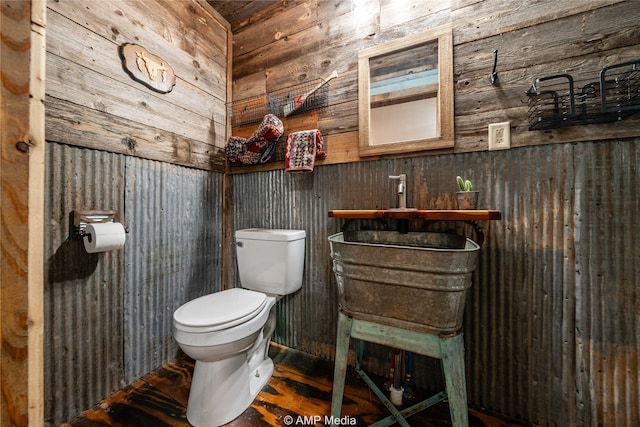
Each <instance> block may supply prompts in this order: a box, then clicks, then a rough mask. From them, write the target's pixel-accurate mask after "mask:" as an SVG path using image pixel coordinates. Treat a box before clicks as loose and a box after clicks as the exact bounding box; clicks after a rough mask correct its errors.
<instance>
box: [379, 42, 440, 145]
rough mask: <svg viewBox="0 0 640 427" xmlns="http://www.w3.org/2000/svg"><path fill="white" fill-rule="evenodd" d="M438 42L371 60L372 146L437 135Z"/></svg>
mask: <svg viewBox="0 0 640 427" xmlns="http://www.w3.org/2000/svg"><path fill="white" fill-rule="evenodd" d="M437 98H438V42H437V40H436V41H432V42H427V43H424V44H420V45H417V46H413V47H409V48H407V49H403V50H399V51H396V52H391V53H388V54H385V55H380V56H376V57H372V58H370V59H369V106H370V111H371V122H370V138H371V141H370V143H371V145H377V144H387V143H391V142H402V141H412V140H417V139H422V138H435V137H436V136H438V129H437V120H436V117H437V111H438V105H437V101H438V99H437Z"/></svg>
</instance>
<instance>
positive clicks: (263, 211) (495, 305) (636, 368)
mask: <svg viewBox="0 0 640 427" xmlns="http://www.w3.org/2000/svg"><path fill="white" fill-rule="evenodd" d="M638 142H640V141H638V140H621V141H609V142H601V143H600V142H590V143H581V144H577V145H576V144H555V145H547V146H539V147H526V148H517V149H512V150H508V151H502V152H476V153H466V154H456V155H437V156H426V157H415V158H405V159H391V160H378V161H371V162H360V163H350V164H343V165H329V166H323V167H319V168H316V170H315V171H314V172H313V173H312V174H305V175H295V174H287V173H286V172H283V171H269V172H262V173H251V174H246V175H234V176H233V183H234V195H235V198H234V212H235V214H234V224H235V228H236V229H237V228H244V227H273V228H276V227H283V228H302V229H305V230H306V231H307V255H306V264H305V280H304V283H303V286H302V289H301V290H300V291H299V292H297V293H296V294H294V295H290V296H287V297H286V298H284V299H283V300H282V301H281V302H280V303H279V306H278V314H279V317H278V327H277V333H276V335H275V341H277V342H279V343H282V344H284V345H287V346H291V347H294V348H297V349H300V350H303V351H306V352H309V353H312V354H315V355H318V356H321V357H328V358H333V355H334V348H333V346H334V345H335V344H334V343H335V327H336V322H337V305H338V292H337V286H336V281H335V278H334V277H333V273H332V271H331V260H330V256H329V246H328V241H327V238H328V236H329V235H331V234H333V233H336V232H338V231H340V228H341V226H342V224H343V222H342V221H340V220H337V219H332V218H328V217H327V211H328V210H329V209H375V208H388V207H395V203H396V201H397V198H396V194H395V185H394V183H393V182H392V181H390V180H389V178H388V176H389V175H397V174H400V173H406V174H407V185H408V195H407V205H408V206H410V207H417V208H425V209H428V208H437V209H447V208H455V203H456V202H455V191H456V182H455V177H456V176H457V175H461V176H463V177H465V179H470V180H471V181H472V182H473V183H474V186H475V188H476V189H478V190H480V199H479V207H481V208H493V209H500V210H501V211H502V214H503V219H502V221H491V222H487V223H483V224H480V225H481V226H482V229H483V231H484V233H485V241H484V244H483V246H482V248H481V250H480V256H479V265H478V267H477V269H476V272H475V273H474V275H473V285H472V287H471V288H470V290H469V292H468V294H467V304H466V312H465V317H464V323H463V325H464V326H463V328H464V329H463V330H464V334H465V348H466V370H467V390H468V394H469V403H470V405H471V406H476V407H485V408H487V409H489V410H493V411H497V412H499V413H502V414H505V415H508V416H512V417H518V418H520V419H524V420H527V421H529V422H532V423H534V424H538V425H557V426H564V425H605V424H610V425H619V426H635V425H638V421H639V414H638V411H639V409H638V405H637V404H635V402H638V401H640V390H639V388H638V381H637V379H638V377H639V375H640V356H639V354H638V347H639V344H640V343H639V341H640V315H639V314H638V310H637V302H638V295H640V271H639V268H640V267H639V265H640V264H639V263H637V262H635V260H637V259H638V257H639V255H640V245H638V244H637V243H636V241H637V239H638V237H640V233H639V230H640V224H639V220H638V216H637V212H638V211H639V208H640V193H639V192H638V191H636V189H637V188H638V186H639V185H640V176H639V172H638V166H639V165H640V161H639V160H640V148H639V147H640V144H638ZM362 225H364V224H363V223H362V222H360V223H356V224H354V225H353V226H352V227H356V226H362ZM411 225H412V227H419V224H416V223H412V224H411ZM451 227H453V225H452V224H446V223H442V224H434V225H433V228H434V229H440V230H447V229H449V228H451ZM455 228H456V230H457V231H459V232H464V233H465V234H467V235H468V237H471V238H473V234H474V231H473V229H472V228H471V227H468V226H456V227H455ZM419 303H420V302H419V301H416V304H419ZM389 361H390V350H389V349H387V348H384V347H380V346H376V345H373V344H369V343H367V345H366V346H365V360H364V361H363V367H365V369H367V371H368V372H372V373H375V374H379V375H385V376H386V375H387V374H388V369H389ZM414 362H415V367H416V370H415V372H414V379H415V383H416V384H417V385H420V386H422V387H426V388H428V389H433V390H437V389H439V388H440V387H441V379H440V369H439V367H438V365H437V364H435V363H434V361H433V360H430V359H427V358H425V357H422V356H415V359H414Z"/></svg>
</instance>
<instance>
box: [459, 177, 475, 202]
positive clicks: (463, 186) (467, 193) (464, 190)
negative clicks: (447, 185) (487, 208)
mask: <svg viewBox="0 0 640 427" xmlns="http://www.w3.org/2000/svg"><path fill="white" fill-rule="evenodd" d="M456 181H457V183H458V187H459V189H460V191H458V192H457V193H456V200H457V202H458V209H478V191H473V184H471V181H469V180H468V179H467V180H464V179H462V177H461V176H457V177H456Z"/></svg>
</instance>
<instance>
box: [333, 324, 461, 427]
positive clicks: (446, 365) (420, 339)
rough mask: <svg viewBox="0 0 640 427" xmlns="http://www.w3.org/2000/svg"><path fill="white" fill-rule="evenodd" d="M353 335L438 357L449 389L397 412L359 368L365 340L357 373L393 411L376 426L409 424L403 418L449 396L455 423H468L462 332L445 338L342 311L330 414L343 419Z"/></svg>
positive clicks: (360, 351) (357, 365) (452, 421)
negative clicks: (345, 385) (379, 322)
mask: <svg viewBox="0 0 640 427" xmlns="http://www.w3.org/2000/svg"><path fill="white" fill-rule="evenodd" d="M351 338H355V339H359V340H362V341H368V342H375V343H378V344H382V345H388V346H391V347H395V348H399V349H403V350H408V351H412V352H414V353H418V354H423V355H425V356H429V357H434V358H438V359H440V361H441V366H442V374H443V376H444V379H445V386H446V390H445V391H443V392H440V393H437V394H435V395H434V396H431V397H430V398H428V399H426V400H424V401H422V402H419V403H417V404H415V405H413V406H412V407H410V408H406V409H404V410H402V411H398V410H397V409H396V408H395V406H394V405H393V404H392V403H391V402H390V401H389V399H387V397H386V396H385V395H384V393H382V392H381V391H380V389H379V388H378V387H377V386H376V385H375V383H374V382H373V381H371V379H370V378H369V377H368V376H367V374H366V373H365V372H364V371H363V370H362V369H360V361H361V359H362V348H363V347H362V343H361V342H359V343H358V344H359V345H358V346H357V362H356V372H358V374H359V375H360V377H361V378H362V379H363V380H364V381H365V382H366V383H367V385H368V386H369V388H370V389H371V390H372V391H373V392H374V393H375V394H376V396H378V398H379V399H380V400H381V401H382V402H383V403H384V404H385V405H386V406H387V408H388V409H389V411H390V412H391V414H392V415H391V416H389V417H387V418H385V419H383V420H380V421H378V422H377V423H375V424H374V425H375V426H378V427H382V426H389V425H392V424H395V423H399V424H400V425H402V426H408V425H409V424H408V423H407V422H406V421H405V419H404V417H408V416H410V415H413V414H415V413H417V412H420V411H422V410H424V409H427V408H428V407H430V406H432V405H434V404H436V403H438V402H440V401H442V400H443V399H445V398H447V397H448V399H449V412H450V413H451V424H452V426H453V427H468V426H469V415H468V412H467V388H466V380H465V369H464V340H463V335H462V334H461V333H458V334H455V335H452V336H445V337H442V336H438V335H434V334H430V333H424V332H416V331H411V330H407V329H402V328H397V327H393V326H387V325H381V324H378V323H373V322H370V321H366V320H360V319H353V318H351V317H349V316H346V315H345V314H343V313H339V314H338V334H337V338H336V358H335V367H334V377H333V395H332V401H331V416H332V417H333V419H334V420H335V419H338V418H340V411H341V408H342V399H343V397H344V381H345V375H346V372H347V358H348V354H349V340H350V339H351Z"/></svg>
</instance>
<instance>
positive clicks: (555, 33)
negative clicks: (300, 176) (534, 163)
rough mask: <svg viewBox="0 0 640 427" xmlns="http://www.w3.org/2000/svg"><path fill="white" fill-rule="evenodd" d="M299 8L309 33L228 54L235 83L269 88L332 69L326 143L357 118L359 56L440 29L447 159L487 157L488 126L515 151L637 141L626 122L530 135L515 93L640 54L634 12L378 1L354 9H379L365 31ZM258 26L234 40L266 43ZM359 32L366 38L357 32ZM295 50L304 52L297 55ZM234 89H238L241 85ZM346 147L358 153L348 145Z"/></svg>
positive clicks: (346, 20) (586, 6) (342, 17)
mask: <svg viewBox="0 0 640 427" xmlns="http://www.w3.org/2000/svg"><path fill="white" fill-rule="evenodd" d="M305 3H307V4H309V5H310V6H314V5H316V6H317V13H316V15H317V24H316V26H315V27H313V26H312V27H307V28H304V29H301V31H299V32H297V33H292V34H290V35H289V36H288V37H287V39H286V41H283V40H282V39H281V40H278V41H275V40H273V41H272V42H271V43H269V44H264V45H261V46H260V47H257V48H256V49H255V51H251V52H243V53H242V55H239V56H236V55H234V78H237V77H239V78H240V79H243V78H246V79H249V80H251V82H252V84H253V85H256V83H255V80H256V79H260V77H261V74H262V73H265V71H266V75H267V76H268V79H266V78H265V79H266V86H267V90H269V88H273V87H276V86H279V85H281V84H283V83H284V82H286V81H288V80H289V79H291V78H293V79H295V80H296V81H300V80H304V79H307V78H309V79H311V78H315V77H318V76H319V75H321V74H322V70H323V69H324V68H323V67H324V66H325V64H330V65H328V66H327V67H328V68H336V69H338V71H339V73H340V76H339V78H338V79H335V81H334V82H333V84H332V86H331V89H330V94H329V96H330V101H329V102H330V105H329V107H328V108H327V110H326V111H324V112H323V113H322V114H321V115H320V117H319V123H321V125H322V131H323V133H324V134H326V135H331V136H335V135H337V134H339V133H341V132H345V131H346V132H349V131H351V130H352V129H354V123H355V126H356V128H357V112H356V113H355V115H352V114H353V112H352V108H351V107H350V103H351V102H357V89H353V88H354V87H356V86H357V79H356V76H355V71H354V70H355V68H356V60H355V59H354V58H355V57H356V55H357V52H358V51H359V50H361V49H363V48H368V47H371V46H374V45H377V44H380V43H383V42H384V41H386V40H391V39H395V38H398V37H402V36H405V35H408V34H411V33H413V32H416V31H419V30H421V29H424V28H429V27H432V26H434V25H436V24H438V23H444V22H447V21H450V22H451V24H452V26H453V31H454V73H455V75H454V80H455V81H454V84H455V103H454V109H455V115H456V117H455V149H454V151H455V152H456V153H463V152H466V151H481V150H486V149H487V147H488V138H487V125H488V124H489V123H494V122H503V121H509V122H511V138H512V145H513V146H514V147H518V146H526V145H541V144H548V143H556V142H574V141H580V140H581V138H584V137H585V136H588V137H589V138H595V139H607V138H621V137H629V136H635V135H636V134H637V130H635V128H636V125H635V123H636V122H635V120H636V119H635V118H634V117H633V116H632V117H631V118H629V119H626V120H625V121H624V122H620V123H614V124H608V125H589V126H574V127H571V128H569V129H568V130H566V129H565V130H551V131H545V132H540V131H538V132H532V131H529V130H528V126H529V123H528V122H527V120H528V118H527V104H526V102H527V99H526V96H525V94H524V92H525V91H526V90H527V89H528V88H529V87H530V85H531V83H532V82H533V80H534V79H535V78H537V77H540V76H542V75H545V74H548V73H549V72H550V71H549V70H557V72H564V71H565V70H569V71H570V72H572V73H576V74H590V73H594V74H595V73H597V72H598V71H599V70H600V69H601V68H602V67H603V66H604V65H609V64H613V63H617V62H621V61H622V60H631V59H633V57H637V56H638V55H639V54H640V52H638V49H637V48H636V46H637V40H638V37H637V34H636V31H635V28H638V27H640V22H639V20H640V13H630V12H632V11H635V10H637V11H638V12H640V10H638V9H640V4H637V3H635V2H629V1H617V0H615V1H612V2H607V1H600V0H596V1H593V2H582V3H580V4H579V5H573V4H569V3H557V2H542V3H535V4H533V5H521V4H515V3H513V2H511V1H506V0H491V1H475V0H471V1H453V2H451V3H449V2H448V1H447V0H443V1H439V2H436V3H433V2H429V5H427V4H426V3H424V2H415V4H414V3H411V4H412V7H411V8H410V9H411V13H407V12H406V11H400V12H397V11H394V10H393V9H392V3H393V2H392V1H389V0H380V1H378V2H369V4H368V6H367V7H366V8H365V9H362V10H361V12H362V11H365V10H366V11H368V12H367V13H371V11H374V10H376V8H378V13H377V14H374V15H373V16H368V15H367V13H364V14H363V15H364V16H365V18H364V21H365V23H364V24H362V27H357V28H354V22H356V21H355V17H354V13H355V12H354V10H352V8H351V5H342V6H335V5H331V4H328V3H327V2H318V3H317V4H316V3H315V2H312V1H309V2H305ZM300 6H301V5H297V6H296V7H298V8H299V7H300ZM347 6H348V7H347ZM292 9H293V8H292V7H289V8H284V9H282V10H281V11H279V12H278V13H276V14H274V15H273V16H272V17H271V19H270V20H269V21H267V22H268V23H269V22H271V23H274V24H276V25H278V24H279V23H280V22H289V21H291V20H294V19H295V16H296V15H295V14H293V13H292V12H291V11H292ZM403 17H404V18H403ZM264 27H265V26H264V25H263V26H261V27H260V29H258V27H256V28H253V27H251V26H247V27H243V28H242V29H241V30H239V31H238V33H236V34H235V35H234V37H236V38H243V39H262V40H270V38H269V37H268V36H267V35H266V34H265V31H264ZM364 28H366V29H367V31H361V30H362V29H364ZM567 28H574V29H576V30H575V31H567ZM317 40H321V42H320V43H318V42H317ZM494 49H498V50H499V52H500V53H499V57H500V60H499V64H498V72H499V75H500V82H499V84H498V85H496V86H491V85H490V83H489V82H488V76H489V73H490V72H491V69H492V66H493V50H494ZM300 52H304V53H303V55H302V56H300V54H299V53H300ZM328 68H327V69H328ZM257 70H260V71H259V72H258V71H257ZM324 70H326V69H324ZM554 72H555V71H554ZM247 76H253V77H251V78H249V77H247ZM594 77H596V76H595V75H594ZM235 86H236V88H237V90H242V85H241V80H237V81H236V84H235ZM350 87H351V89H350ZM353 144H354V146H355V145H357V140H354V141H353ZM332 154H333V155H332V156H330V157H328V158H327V159H326V161H325V163H324V164H330V163H334V162H337V163H340V162H342V161H347V160H346V158H347V157H349V156H348V155H347V154H346V153H336V152H335V151H333V153H332ZM342 154H344V158H342ZM350 154H351V152H350ZM434 154H435V152H434ZM349 158H351V157H349Z"/></svg>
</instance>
